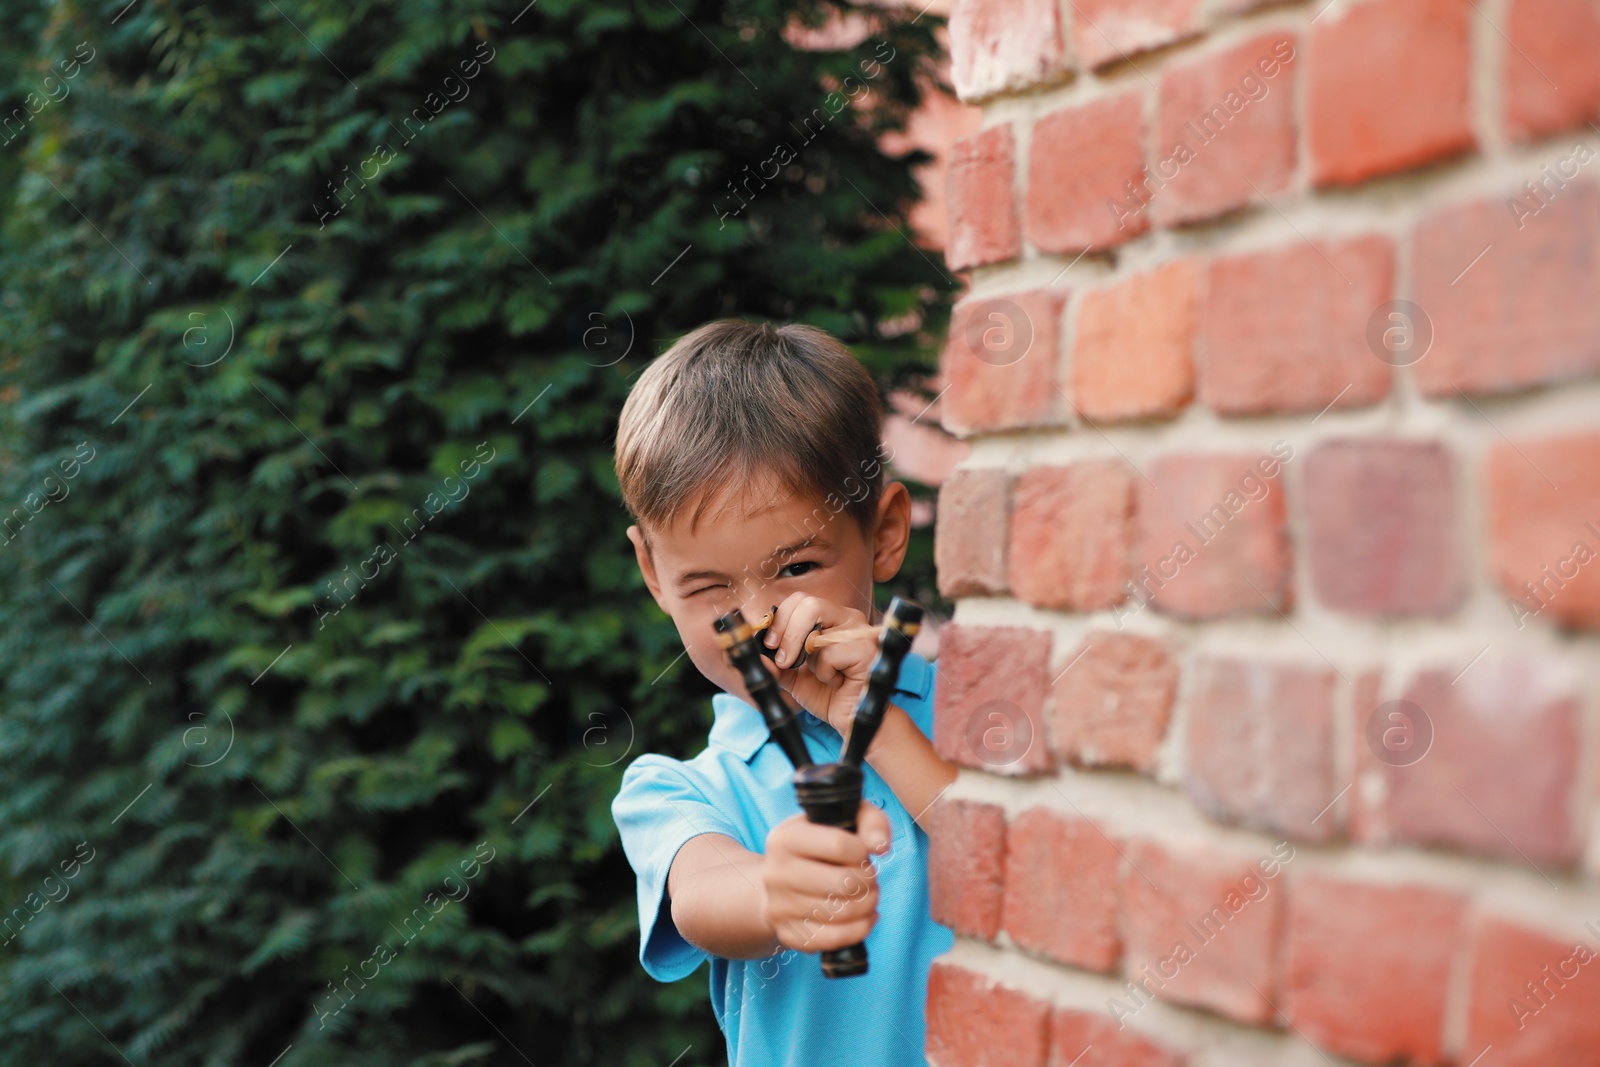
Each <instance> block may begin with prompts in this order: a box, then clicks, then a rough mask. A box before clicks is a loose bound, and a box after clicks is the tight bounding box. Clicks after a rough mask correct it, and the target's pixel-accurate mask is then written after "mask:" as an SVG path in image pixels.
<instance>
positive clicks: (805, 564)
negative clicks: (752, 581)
mask: <svg viewBox="0 0 1600 1067" xmlns="http://www.w3.org/2000/svg"><path fill="white" fill-rule="evenodd" d="M796 567H799V568H802V569H801V570H799V571H795V568H796ZM816 568H817V564H816V563H813V562H812V561H811V560H808V559H804V560H800V561H798V562H796V563H791V564H789V565H788V566H787V567H785V568H783V570H781V571H779V572H778V577H780V578H798V577H800V575H802V574H809V573H810V572H811V571H813V570H815V569H816ZM791 572H792V573H791Z"/></svg>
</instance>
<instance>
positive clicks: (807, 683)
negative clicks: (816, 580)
mask: <svg viewBox="0 0 1600 1067" xmlns="http://www.w3.org/2000/svg"><path fill="white" fill-rule="evenodd" d="M819 625H820V626H821V627H822V628H823V629H824V630H834V629H857V628H865V627H870V626H871V625H872V622H871V620H870V619H868V618H867V617H866V616H865V615H863V614H862V613H861V612H859V611H857V610H856V609H855V608H847V607H844V606H842V605H840V604H835V603H834V602H833V601H831V600H824V599H823V598H822V597H818V596H809V595H807V594H805V593H793V594H791V595H790V596H789V598H788V599H787V600H785V601H784V602H783V603H782V604H779V605H778V612H777V615H776V616H774V618H773V620H772V625H771V626H770V627H768V628H767V633H766V637H765V639H764V640H763V642H762V643H763V644H764V645H765V646H766V647H767V648H768V649H769V650H770V651H768V653H767V655H768V657H769V658H770V659H771V660H772V661H773V662H774V663H775V664H777V667H778V669H777V670H776V671H774V672H773V676H774V677H775V678H776V679H777V680H778V685H779V686H780V687H781V688H782V689H783V691H784V692H786V693H788V694H789V695H790V696H792V697H794V699H795V700H797V701H798V702H799V703H800V706H801V707H803V708H805V709H806V710H807V711H809V712H811V714H813V715H815V716H817V717H818V718H819V719H822V720H824V721H825V722H827V723H828V725H829V726H832V727H833V728H834V729H835V730H837V731H839V736H841V737H847V736H849V730H850V723H851V721H852V720H853V719H854V718H855V713H856V704H857V703H859V702H860V700H861V694H862V693H863V692H865V691H866V688H867V677H868V675H869V674H870V673H871V670H872V661H873V660H874V659H875V658H876V657H877V655H878V639H877V637H876V635H875V634H874V635H872V636H863V637H861V638H860V639H858V640H854V641H842V642H840V643H839V644H834V645H828V646H826V647H825V648H819V649H817V651H815V652H812V653H808V654H807V656H806V661H805V662H804V663H803V664H801V665H800V666H799V667H794V666H792V664H793V663H794V661H795V660H796V659H797V658H798V657H799V655H800V650H801V649H802V648H804V647H805V641H806V638H807V637H808V636H810V634H811V631H812V630H813V629H815V628H816V627H818V626H819Z"/></svg>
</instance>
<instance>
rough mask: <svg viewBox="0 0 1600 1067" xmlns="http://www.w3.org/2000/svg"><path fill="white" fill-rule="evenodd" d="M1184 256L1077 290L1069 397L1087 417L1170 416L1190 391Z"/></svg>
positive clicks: (1191, 270)
mask: <svg viewBox="0 0 1600 1067" xmlns="http://www.w3.org/2000/svg"><path fill="white" fill-rule="evenodd" d="M1198 280H1199V272H1198V270H1197V269H1196V267H1195V265H1194V264H1193V263H1191V262H1189V261H1187V260H1179V261H1177V262H1174V263H1167V264H1165V265H1163V266H1161V267H1158V268H1156V269H1155V270H1152V271H1148V272H1146V273H1143V274H1136V275H1134V276H1132V277H1131V278H1127V279H1124V280H1122V281H1119V282H1116V283H1113V284H1112V285H1109V286H1106V287H1105V288H1104V289H1092V290H1090V291H1089V292H1086V293H1084V294H1083V298H1082V299H1081V300H1080V301H1079V304H1078V325H1077V339H1076V340H1075V341H1074V342H1073V349H1072V360H1071V365H1072V373H1071V378H1072V401H1073V405H1074V406H1075V407H1076V408H1077V410H1078V413H1079V414H1081V415H1083V416H1086V417H1087V418H1089V419H1090V420H1106V421H1115V420H1122V419H1139V418H1148V417H1151V416H1171V415H1176V414H1178V412H1179V411H1180V410H1181V409H1182V408H1183V407H1185V406H1186V405H1187V404H1188V403H1189V399H1190V397H1191V396H1193V394H1194V353H1193V349H1194V330H1195V310H1196V309H1195V299H1196V294H1195V287H1196V285H1197V283H1198Z"/></svg>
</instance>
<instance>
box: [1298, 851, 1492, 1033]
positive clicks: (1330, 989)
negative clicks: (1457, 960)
mask: <svg viewBox="0 0 1600 1067" xmlns="http://www.w3.org/2000/svg"><path fill="white" fill-rule="evenodd" d="M1288 901H1289V903H1288V938H1287V942H1288V948H1287V953H1286V958H1287V963H1286V965H1285V966H1286V972H1287V973H1286V975H1285V979H1284V986H1285V989H1284V998H1283V1004H1282V1007H1283V1010H1284V1013H1285V1014H1286V1015H1287V1016H1288V1018H1289V1021H1290V1022H1291V1023H1293V1024H1294V1026H1295V1027H1296V1028H1298V1030H1299V1031H1300V1033H1302V1034H1303V1035H1305V1037H1306V1038H1307V1039H1308V1040H1310V1041H1311V1042H1312V1043H1313V1044H1315V1045H1317V1046H1318V1047H1319V1048H1323V1049H1327V1050H1328V1051H1330V1052H1334V1053H1337V1054H1339V1055H1342V1056H1350V1057H1353V1058H1355V1059H1358V1060H1362V1061H1365V1062H1369V1063H1389V1062H1394V1061H1400V1060H1403V1061H1405V1062H1407V1063H1444V1062H1446V1057H1445V1052H1444V1019H1445V1005H1446V998H1447V995H1448V993H1449V989H1450V968H1451V962H1452V960H1453V958H1454V954H1455V950H1456V946H1457V945H1458V944H1459V943H1460V941H1461V922H1462V916H1463V914H1464V912H1465V910H1466V905H1465V901H1464V899H1463V898H1462V897H1461V896H1460V895H1459V894H1457V893H1452V892H1447V891H1444V890H1439V889H1434V888H1431V887H1428V886H1424V885H1409V884H1373V883H1364V882H1358V881H1352V880H1349V879H1345V878H1338V877H1335V876H1332V875H1322V874H1311V873H1309V872H1307V873H1304V874H1303V875H1302V876H1300V877H1297V878H1295V879H1294V880H1293V883H1292V886H1291V889H1290V892H1289V894H1288Z"/></svg>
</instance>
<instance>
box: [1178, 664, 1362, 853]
mask: <svg viewBox="0 0 1600 1067" xmlns="http://www.w3.org/2000/svg"><path fill="white" fill-rule="evenodd" d="M1193 671H1194V681H1193V686H1192V691H1191V693H1190V696H1189V728H1188V758H1187V767H1186V768H1185V774H1184V785H1185V787H1186V788H1187V789H1188V792H1189V796H1190V798H1191V799H1192V800H1193V801H1194V802H1195V804H1196V805H1197V806H1198V807H1199V808H1200V809H1201V810H1202V811H1204V812H1206V813H1207V814H1209V815H1211V816H1213V817H1215V818H1220V819H1225V820H1228V821H1231V822H1240V823H1244V824H1245V825H1248V826H1253V827H1259V828H1261V829H1266V830H1272V831H1275V832H1277V833H1282V834H1287V835H1289V836H1291V837H1297V838H1305V839H1309V840H1314V841H1321V840H1325V839H1326V838H1328V837H1331V836H1332V835H1333V832H1334V830H1335V829H1336V828H1337V826H1336V816H1335V814H1334V813H1333V812H1331V811H1327V809H1328V805H1329V804H1331V803H1332V801H1333V799H1334V796H1335V795H1336V794H1337V793H1338V792H1339V789H1340V787H1341V785H1342V783H1339V784H1336V783H1335V782H1334V780H1333V695H1334V677H1335V676H1334V673H1333V671H1332V669H1330V668H1328V667H1326V666H1323V665H1321V663H1320V661H1319V662H1318V664H1317V665H1315V666H1312V665H1309V664H1308V665H1299V664H1290V663H1273V662H1257V661H1252V660H1245V659H1233V658H1215V657H1205V658H1202V659H1200V660H1199V661H1197V662H1196V663H1195V665H1194V668H1193ZM1325 812H1326V813H1325Z"/></svg>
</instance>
